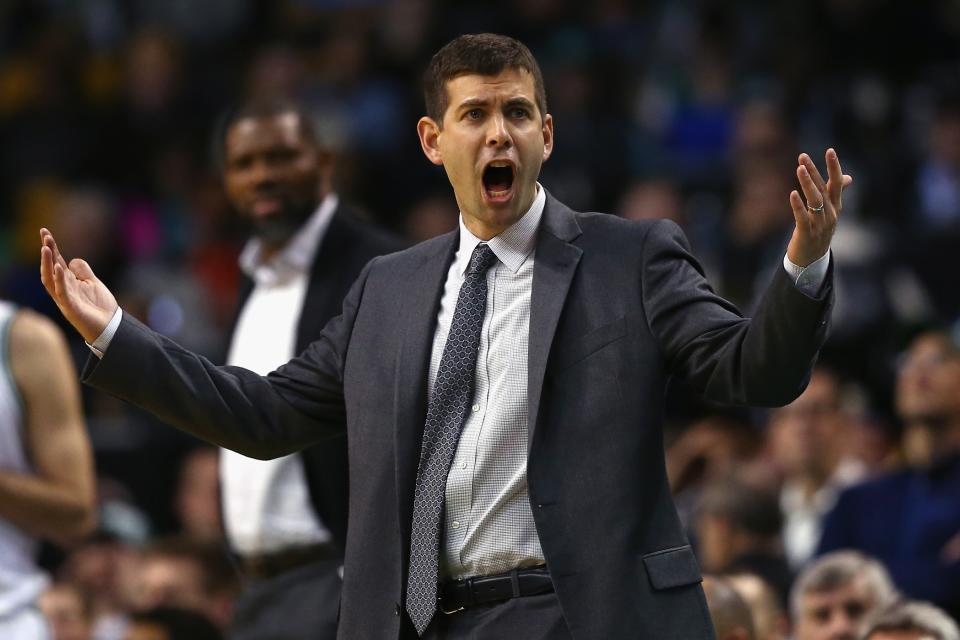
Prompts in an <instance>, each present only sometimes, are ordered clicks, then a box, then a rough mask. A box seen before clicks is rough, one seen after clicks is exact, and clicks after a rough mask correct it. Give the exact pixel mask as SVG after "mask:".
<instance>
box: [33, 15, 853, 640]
mask: <svg viewBox="0 0 960 640" xmlns="http://www.w3.org/2000/svg"><path fill="white" fill-rule="evenodd" d="M426 98H427V113H428V114H429V115H428V116H426V117H424V118H422V119H421V120H420V121H419V123H418V125H417V128H418V134H419V137H420V142H421V145H422V147H423V150H424V153H425V154H426V156H427V158H428V159H429V160H430V161H431V162H433V163H435V164H438V165H439V164H442V165H443V167H444V169H445V170H446V172H447V175H448V177H449V179H450V182H451V184H452V185H453V189H454V193H455V194H456V197H457V202H458V204H459V207H460V212H461V224H460V229H459V230H457V231H454V232H452V233H450V234H447V235H445V236H441V237H439V238H435V239H433V240H429V241H427V242H424V243H422V244H419V245H417V246H415V247H412V248H410V249H408V250H406V251H402V252H400V253H395V254H391V255H388V256H384V257H381V258H377V259H374V260H373V261H372V262H371V263H370V264H368V265H367V267H366V268H365V269H364V271H363V273H362V274H361V275H360V277H359V279H358V280H357V282H356V283H355V284H354V286H353V288H352V289H351V291H350V293H349V294H348V296H347V298H346V300H345V302H344V308H343V313H342V315H341V316H340V317H339V318H337V319H336V320H334V321H332V322H331V323H330V324H328V325H327V327H326V328H325V329H324V333H323V335H322V337H321V338H320V339H319V340H317V341H316V342H314V343H313V344H311V345H310V347H309V348H308V349H307V350H306V351H305V352H304V353H303V354H301V355H300V356H299V357H297V358H295V359H294V360H292V361H291V362H289V363H288V364H286V365H284V366H283V367H280V368H279V369H278V370H277V371H275V372H273V373H271V374H270V375H269V376H266V377H260V376H257V375H254V374H252V373H250V372H248V371H245V370H242V369H237V368H220V367H215V366H213V365H212V364H211V363H209V362H208V361H206V360H204V359H202V358H200V357H198V356H196V355H194V354H191V353H189V352H187V351H185V350H183V349H182V348H180V347H179V346H177V345H175V344H174V343H172V342H170V341H168V340H166V339H164V338H163V337H161V336H159V335H157V334H155V333H154V332H152V331H150V330H149V329H147V328H146V327H144V326H143V325H142V324H139V323H137V322H136V321H135V320H133V319H130V318H129V317H128V316H127V315H126V314H123V313H122V312H120V310H119V309H118V307H117V304H116V301H115V299H114V298H113V296H112V295H111V294H110V292H109V290H108V289H107V288H106V287H105V286H104V285H103V284H102V283H100V282H99V281H98V280H96V277H95V276H94V275H93V272H92V271H91V270H90V267H89V266H88V265H87V264H86V263H85V262H83V261H79V260H78V261H74V262H73V263H71V264H70V265H67V264H66V263H65V262H64V261H63V258H62V257H60V254H59V252H58V250H57V246H56V243H55V241H54V239H53V236H52V235H51V234H50V232H49V231H47V230H42V231H41V236H42V244H43V246H42V249H41V276H42V279H43V281H44V283H45V285H46V287H47V289H48V291H50V292H51V294H52V295H53V297H54V299H55V300H56V301H57V304H58V305H59V307H60V309H61V310H62V311H63V312H64V314H65V315H66V317H67V318H68V319H69V320H70V321H71V322H72V323H73V324H74V326H76V327H77V328H78V330H79V331H80V333H81V334H82V335H83V336H84V338H85V339H86V340H87V341H89V342H92V343H95V344H94V346H95V347H97V348H99V349H101V350H102V349H106V352H105V355H103V357H102V358H101V359H97V358H92V359H91V362H90V364H89V366H88V368H87V369H86V371H85V373H84V376H85V379H86V381H87V382H88V383H90V384H93V385H95V386H97V387H99V388H102V389H108V390H110V391H111V392H112V393H114V394H116V395H118V396H119V397H121V398H124V399H126V400H128V401H131V402H135V403H137V404H139V405H142V406H145V407H148V408H149V409H150V410H151V411H154V412H156V413H157V414H158V415H159V416H160V417H161V418H163V419H164V420H166V421H168V422H171V423H173V424H175V425H177V426H178V427H180V428H182V429H185V430H187V431H190V432H192V433H195V434H197V435H199V436H200V437H203V438H206V439H209V440H212V441H214V442H217V443H219V444H221V445H223V446H226V447H228V448H232V449H235V450H239V451H241V452H243V453H246V454H249V455H254V456H262V457H265V458H269V457H275V456H278V455H283V454H286V453H289V452H291V451H294V450H296V449H298V448H300V447H303V446H306V445H308V444H313V443H315V442H318V441H322V440H323V439H324V438H327V437H332V436H336V435H340V434H342V433H343V431H344V429H346V432H347V438H348V441H349V446H348V451H349V467H350V515H349V517H350V528H349V531H348V533H347V548H346V557H345V574H344V583H343V600H342V605H341V611H340V629H339V637H340V638H343V639H350V640H353V639H361V638H362V639H364V640H367V639H379V638H384V639H394V638H398V637H400V638H410V637H414V636H415V635H416V634H420V635H423V636H425V637H429V638H472V639H484V640H486V639H497V640H501V639H504V638H524V639H526V640H538V639H551V640H553V639H560V638H575V639H577V640H587V639H590V640H609V639H611V638H646V639H650V640H694V639H698V638H712V637H713V630H712V627H711V623H710V618H709V616H708V614H707V610H706V604H705V601H704V597H703V591H702V589H701V588H700V584H699V583H700V579H701V578H700V570H699V568H698V566H697V563H696V559H695V558H694V556H693V553H692V552H691V550H690V547H689V545H688V544H687V541H686V540H685V539H684V536H683V532H682V530H681V527H680V523H679V520H678V517H677V514H676V510H675V509H674V506H673V502H672V499H671V497H670V492H669V489H668V485H667V481H666V477H665V472H664V462H663V443H662V435H661V422H662V411H663V406H662V405H663V395H664V386H665V384H666V382H667V380H668V378H669V376H671V375H678V376H681V377H683V378H685V379H686V380H687V381H689V382H690V383H691V384H692V385H694V386H696V387H698V388H700V389H701V390H702V391H703V393H704V394H705V395H706V396H707V397H709V398H711V399H714V400H721V401H727V402H739V403H750V404H783V403H786V402H789V401H790V400H792V399H793V398H794V397H796V396H797V395H798V394H799V393H800V391H801V390H802V389H803V387H804V384H805V382H806V380H807V378H808V376H809V372H810V368H811V366H812V363H813V361H814V359H815V357H816V353H817V350H818V348H819V347H820V345H821V343H822V341H823V340H824V337H825V333H826V324H827V319H828V316H829V309H830V306H831V300H832V297H831V286H830V278H829V273H828V268H829V261H830V257H829V253H828V250H829V243H830V239H831V237H832V233H833V229H834V227H835V225H836V222H837V213H838V209H839V208H840V192H841V188H842V186H843V185H845V184H848V183H849V182H850V180H851V179H850V178H849V177H846V176H843V174H842V172H841V169H840V164H839V161H838V160H837V156H836V154H835V153H834V152H833V151H832V150H830V151H828V152H827V167H828V171H829V183H826V184H825V183H824V181H823V180H822V178H821V176H820V174H819V172H817V171H816V168H815V167H814V165H813V162H812V161H811V160H810V158H809V157H807V156H806V155H802V156H800V166H798V168H797V176H798V178H799V180H800V184H801V188H802V190H803V192H804V197H805V199H806V205H805V204H804V200H803V199H802V198H801V196H800V194H799V193H798V192H796V191H795V192H793V193H791V195H790V206H791V208H792V210H793V214H794V217H795V219H796V223H797V225H796V231H795V233H794V236H793V238H792V239H791V241H790V245H789V247H788V249H787V255H786V256H785V258H784V260H785V264H784V266H785V268H784V269H777V272H776V273H775V274H774V276H773V279H772V282H771V284H770V287H769V289H768V291H767V293H766V296H765V299H764V301H763V302H762V303H761V305H760V307H759V309H758V311H757V314H756V316H755V317H754V318H753V320H748V319H744V318H742V317H741V316H740V315H739V314H738V313H737V311H736V310H735V309H734V308H733V306H732V305H730V304H729V303H727V302H726V301H724V300H722V299H721V298H719V297H718V296H716V295H715V294H714V293H713V291H712V290H711V289H710V287H709V286H708V285H707V283H706V281H705V280H704V278H703V275H702V272H701V270H700V268H699V266H698V264H697V262H696V261H695V260H694V259H693V258H692V257H691V256H690V254H689V252H688V250H687V245H686V241H685V239H684V237H683V235H682V234H681V232H680V231H679V229H678V228H677V227H676V226H675V225H673V224H672V223H669V222H662V221H656V222H631V221H626V220H622V219H620V218H616V217H613V216H609V215H604V214H592V213H587V214H584V213H576V212H574V211H571V210H570V209H569V208H567V207H566V206H564V205H563V204H562V203H560V202H559V201H557V200H556V199H554V198H553V197H552V196H550V195H549V193H547V192H546V190H545V189H544V188H543V187H541V186H539V185H538V184H537V182H536V179H537V176H538V175H539V172H540V167H541V165H542V163H543V162H544V161H545V160H546V159H547V158H548V157H549V156H550V153H551V151H552V149H553V120H552V118H551V116H550V115H548V114H547V111H546V98H545V96H544V91H543V81H542V78H541V76H540V70H539V67H538V66H537V63H536V61H535V60H534V59H533V57H532V55H531V54H530V52H529V51H528V50H527V48H526V47H524V46H523V45H522V44H521V43H519V42H517V41H515V40H513V39H511V38H505V37H503V36H494V35H490V34H485V35H479V36H462V37H460V38H457V39H456V40H454V41H452V42H451V43H449V44H448V45H446V46H445V47H444V48H443V49H441V50H440V51H439V52H438V53H437V54H436V55H435V56H434V58H433V60H432V61H431V64H430V68H429V71H428V74H427V83H426ZM584 161H585V162H586V161H589V159H587V158H585V159H584ZM808 206H809V207H810V208H809V209H808V208H807V207H808ZM788 258H789V260H788ZM804 267H805V268H804ZM788 269H789V270H790V271H791V272H792V275H788ZM133 370H136V371H138V372H140V373H141V374H142V378H138V379H133V378H132V377H131V376H130V372H131V371H133ZM140 380H143V382H140ZM431 387H432V388H431ZM438 471H439V477H438ZM438 585H439V586H438Z"/></svg>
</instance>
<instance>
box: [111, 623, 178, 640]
mask: <svg viewBox="0 0 960 640" xmlns="http://www.w3.org/2000/svg"><path fill="white" fill-rule="evenodd" d="M123 640H172V639H171V638H170V634H168V633H167V632H166V630H165V629H164V628H163V627H161V626H160V625H158V624H153V623H152V622H134V623H133V624H131V625H130V626H129V627H127V633H126V635H125V636H123Z"/></svg>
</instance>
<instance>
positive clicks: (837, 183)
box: [825, 149, 844, 209]
mask: <svg viewBox="0 0 960 640" xmlns="http://www.w3.org/2000/svg"><path fill="white" fill-rule="evenodd" d="M825 157H826V160H827V175H828V176H830V181H829V182H828V183H827V193H828V195H829V197H830V201H831V202H833V204H834V206H835V207H837V208H838V209H839V208H840V196H841V192H842V191H843V187H844V184H843V170H842V169H841V168H840V158H838V157H837V152H836V151H835V150H833V149H827V153H826V156H825Z"/></svg>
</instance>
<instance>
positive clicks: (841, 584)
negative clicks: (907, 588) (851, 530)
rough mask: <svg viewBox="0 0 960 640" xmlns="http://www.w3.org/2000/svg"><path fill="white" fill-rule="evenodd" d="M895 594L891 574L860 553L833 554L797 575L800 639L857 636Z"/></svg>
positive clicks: (793, 601)
mask: <svg viewBox="0 0 960 640" xmlns="http://www.w3.org/2000/svg"><path fill="white" fill-rule="evenodd" d="M895 598H896V591H895V589H894V587H893V583H892V582H891V581H890V575H889V574H888V573H887V571H886V569H884V568H883V565H881V564H880V563H879V562H877V561H876V560H873V559H872V558H868V557H866V556H864V555H863V554H860V553H857V552H855V551H840V552H836V553H831V554H828V555H826V556H824V557H822V558H820V559H819V560H817V561H816V562H814V563H813V564H811V565H810V566H808V567H807V568H806V569H805V570H804V571H803V573H801V574H800V576H799V577H798V578H797V581H796V583H795V584H794V585H793V591H792V592H791V594H790V615H791V616H792V617H793V630H794V637H795V638H796V640H857V638H858V637H859V636H858V635H857V631H858V629H859V627H860V624H861V623H862V622H863V620H864V619H865V618H866V617H867V616H868V615H870V613H872V612H874V611H877V610H880V609H882V608H884V607H886V606H887V605H889V604H890V603H891V602H893V600H894V599H895Z"/></svg>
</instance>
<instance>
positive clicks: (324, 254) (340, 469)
mask: <svg viewBox="0 0 960 640" xmlns="http://www.w3.org/2000/svg"><path fill="white" fill-rule="evenodd" d="M220 134H221V135H220V136H219V137H220V140H219V143H220V150H221V155H222V162H221V165H222V170H223V182H224V188H225V191H226V194H227V197H228V199H229V200H230V204H231V205H232V206H233V208H234V209H235V210H236V211H237V212H238V213H239V215H240V216H241V217H242V218H243V219H244V220H245V221H246V222H247V223H248V225H249V226H250V228H251V234H252V238H251V239H250V241H249V242H248V243H247V245H246V247H245V248H244V250H243V253H242V254H241V256H240V267H241V271H242V274H243V278H242V281H241V287H240V300H239V307H238V314H237V318H236V322H235V326H234V329H233V332H232V338H231V342H230V350H229V354H228V358H227V364H230V365H236V366H244V367H246V368H248V369H250V370H252V371H256V372H258V373H262V374H267V373H269V372H270V371H272V370H273V369H275V368H276V367H278V366H279V365H281V364H283V363H284V362H286V361H287V360H289V359H290V358H292V357H293V356H295V355H296V354H298V353H300V352H302V351H303V350H304V349H306V348H307V346H308V345H309V344H310V343H311V342H313V341H314V340H316V339H317V338H318V337H319V336H320V331H321V330H322V329H323V327H324V325H326V323H327V322H328V321H329V320H330V319H331V318H333V317H334V316H336V315H337V313H338V312H339V310H340V305H341V303H342V302H343V298H344V296H346V294H347V291H349V289H350V285H351V284H352V283H353V281H354V280H355V279H356V278H357V275H359V273H360V271H361V270H362V269H363V266H364V265H365V264H366V263H367V262H369V261H370V259H371V258H373V257H375V256H378V255H381V254H383V253H388V252H390V251H393V250H394V249H396V248H398V246H397V243H395V242H394V241H393V240H391V239H390V238H388V237H387V236H386V235H385V234H382V233H381V232H379V231H377V230H376V229H374V228H373V227H372V226H370V225H367V224H364V223H363V222H361V221H360V219H359V218H357V217H356V216H355V215H354V214H353V213H352V212H351V211H350V209H349V207H348V206H347V205H345V204H343V203H341V202H340V200H339V198H338V196H337V193H336V192H335V191H334V189H333V168H334V161H333V155H332V154H331V153H330V152H329V151H328V150H327V149H325V148H324V147H323V146H322V145H321V144H320V141H319V140H318V138H317V136H316V133H315V128H314V127H313V125H312V123H311V120H310V116H309V114H307V113H306V112H305V111H304V110H303V109H302V108H301V107H300V106H299V105H297V104H295V103H293V102H290V101H287V100H280V99H265V100H253V101H251V102H249V103H246V104H244V105H242V106H240V107H239V108H237V109H235V110H233V111H231V112H229V113H228V114H227V116H226V117H225V118H224V120H223V122H222V126H221V128H220ZM220 479H221V488H222V498H223V506H224V524H225V528H226V533H227V537H228V539H229V542H230V546H231V549H232V550H233V551H234V553H236V554H237V555H238V556H239V558H240V561H241V562H240V564H241V567H242V569H243V573H244V576H243V577H244V579H245V587H244V589H243V593H242V594H241V597H240V599H239V601H238V603H237V608H236V612H235V620H234V625H233V629H232V631H231V634H230V635H231V638H232V639H233V640H257V639H260V638H272V639H276V638H287V639H290V640H293V639H299V638H304V639H307V638H309V639H310V640H322V639H330V640H332V639H333V638H334V637H335V636H336V633H337V612H338V609H339V604H340V576H339V570H340V567H341V565H342V564H343V551H342V550H343V547H344V546H345V543H346V525H347V522H346V520H347V491H348V489H347V439H346V437H345V435H344V436H341V437H338V438H334V439H331V440H329V441H327V442H324V443H323V445H321V446H313V447H308V448H307V449H304V450H303V451H302V452H300V453H299V454H291V455H289V456H283V457H280V458H277V459H274V460H269V461H264V460H256V459H253V458H248V457H247V456H244V455H241V454H239V453H235V452H233V451H229V450H227V449H223V450H222V451H221V455H220Z"/></svg>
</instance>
